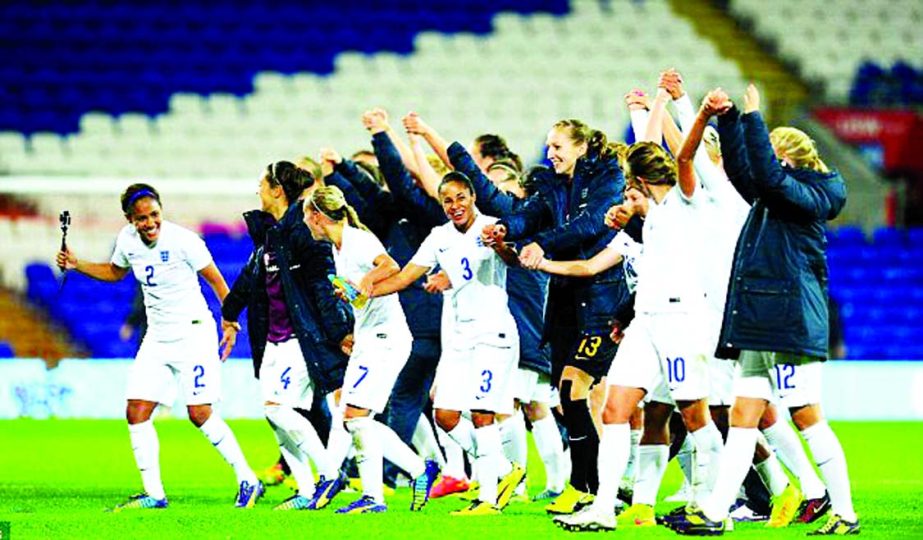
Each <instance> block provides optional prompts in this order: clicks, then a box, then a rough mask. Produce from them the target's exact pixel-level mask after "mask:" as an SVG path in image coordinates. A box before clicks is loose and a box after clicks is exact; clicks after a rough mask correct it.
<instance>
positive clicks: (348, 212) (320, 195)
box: [305, 186, 369, 231]
mask: <svg viewBox="0 0 923 540" xmlns="http://www.w3.org/2000/svg"><path fill="white" fill-rule="evenodd" d="M308 205H310V207H311V209H312V210H314V211H317V212H320V213H321V214H323V215H325V216H327V217H328V218H330V219H331V220H332V221H336V222H340V221H343V220H344V219H345V220H346V222H347V223H348V224H349V226H350V227H355V228H357V229H362V230H363V231H367V230H369V229H368V227H366V226H365V225H363V224H362V222H361V221H359V215H358V214H356V210H355V209H354V208H353V207H352V206H350V205H348V204H346V197H345V196H344V195H343V192H342V191H340V188H338V187H336V186H323V187H319V188H317V189H316V190H314V193H312V194H311V197H310V198H308V200H306V201H305V206H308Z"/></svg>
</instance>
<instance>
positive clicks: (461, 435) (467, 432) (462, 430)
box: [446, 416, 476, 457]
mask: <svg viewBox="0 0 923 540" xmlns="http://www.w3.org/2000/svg"><path fill="white" fill-rule="evenodd" d="M446 433H447V434H448V435H449V437H452V440H453V441H455V442H456V443H457V444H458V446H460V447H461V449H462V450H464V451H465V453H467V454H468V455H469V456H471V457H474V456H475V445H476V442H475V436H474V424H472V423H471V420H468V419H467V418H465V417H464V416H462V417H460V418H459V419H458V423H457V424H456V425H455V427H454V428H452V431H446Z"/></svg>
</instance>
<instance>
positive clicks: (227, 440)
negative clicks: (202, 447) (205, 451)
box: [199, 412, 257, 486]
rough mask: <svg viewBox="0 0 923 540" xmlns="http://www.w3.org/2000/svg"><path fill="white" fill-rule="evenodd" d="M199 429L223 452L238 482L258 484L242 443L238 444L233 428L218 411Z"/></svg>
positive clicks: (222, 455)
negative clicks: (241, 446) (242, 448)
mask: <svg viewBox="0 0 923 540" xmlns="http://www.w3.org/2000/svg"><path fill="white" fill-rule="evenodd" d="M199 429H200V430H201V431H202V433H203V434H204V435H205V438H207V439H208V441H209V442H210V443H212V446H214V447H215V450H217V451H218V453H219V454H221V457H223V458H224V460H225V461H227V462H228V464H229V465H230V466H231V467H232V468H233V469H234V474H235V475H236V476H237V483H238V484H239V483H241V482H244V481H246V482H247V483H248V484H250V485H251V486H253V485H256V483H257V479H256V475H255V474H254V473H253V469H251V468H250V465H248V464H247V459H246V458H245V457H244V453H243V452H241V450H240V445H239V444H237V438H236V437H234V433H232V432H231V428H229V427H228V425H227V424H226V423H224V420H222V419H221V417H220V416H218V413H216V412H212V414H211V416H209V417H208V420H206V421H205V423H204V424H202V425H201V426H199Z"/></svg>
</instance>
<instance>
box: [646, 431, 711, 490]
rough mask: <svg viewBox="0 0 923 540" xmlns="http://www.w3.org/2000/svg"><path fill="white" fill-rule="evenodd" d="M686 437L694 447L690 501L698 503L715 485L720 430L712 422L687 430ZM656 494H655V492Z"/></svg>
mask: <svg viewBox="0 0 923 540" xmlns="http://www.w3.org/2000/svg"><path fill="white" fill-rule="evenodd" d="M687 438H691V439H692V444H693V446H694V447H695V454H694V455H693V464H694V467H693V469H692V494H693V495H692V502H694V503H696V504H698V503H699V502H701V501H702V499H704V498H705V496H706V495H708V494H709V493H711V490H712V489H714V487H715V481H716V480H717V479H718V467H719V466H720V457H721V450H722V447H723V444H722V441H721V432H720V431H718V427H717V426H715V423H714V422H709V423H707V424H705V426H704V427H702V428H700V429H698V430H696V431H692V432H689V436H688V437H687ZM655 495H656V494H655Z"/></svg>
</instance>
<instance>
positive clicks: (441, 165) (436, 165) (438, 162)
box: [426, 154, 451, 177]
mask: <svg viewBox="0 0 923 540" xmlns="http://www.w3.org/2000/svg"><path fill="white" fill-rule="evenodd" d="M426 161H427V162H428V163H429V166H430V167H432V168H433V170H434V171H436V174H438V175H439V176H440V177H442V176H445V175H447V174H449V173H450V172H451V169H449V168H448V167H446V164H445V162H444V161H442V158H440V157H439V156H437V155H436V154H429V155H428V156H426Z"/></svg>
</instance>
